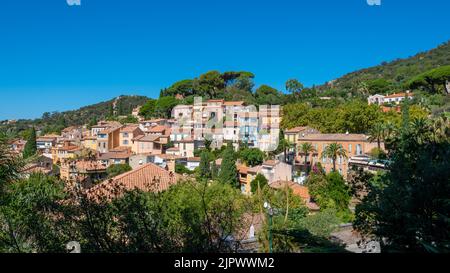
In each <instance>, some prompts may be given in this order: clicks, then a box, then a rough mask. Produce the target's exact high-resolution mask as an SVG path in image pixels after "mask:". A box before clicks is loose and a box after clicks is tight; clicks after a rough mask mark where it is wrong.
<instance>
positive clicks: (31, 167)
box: [22, 163, 52, 174]
mask: <svg viewBox="0 0 450 273" xmlns="http://www.w3.org/2000/svg"><path fill="white" fill-rule="evenodd" d="M22 172H23V173H25V174H33V173H42V174H50V173H51V172H52V170H51V169H49V168H45V167H43V166H41V165H40V164H37V163H30V164H27V165H26V166H25V167H24V168H23V170H22Z"/></svg>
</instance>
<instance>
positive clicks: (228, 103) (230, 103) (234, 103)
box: [223, 101, 245, 106]
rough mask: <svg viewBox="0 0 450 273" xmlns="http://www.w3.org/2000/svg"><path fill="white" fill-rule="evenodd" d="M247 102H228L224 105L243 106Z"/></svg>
mask: <svg viewBox="0 0 450 273" xmlns="http://www.w3.org/2000/svg"><path fill="white" fill-rule="evenodd" d="M244 103H245V102H243V101H226V102H224V103H223V105H225V106H243V105H244Z"/></svg>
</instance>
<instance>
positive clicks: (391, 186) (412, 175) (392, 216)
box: [354, 119, 450, 253]
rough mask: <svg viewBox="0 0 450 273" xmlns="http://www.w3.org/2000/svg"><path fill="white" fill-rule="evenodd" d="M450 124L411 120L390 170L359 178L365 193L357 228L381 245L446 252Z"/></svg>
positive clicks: (398, 142)
mask: <svg viewBox="0 0 450 273" xmlns="http://www.w3.org/2000/svg"><path fill="white" fill-rule="evenodd" d="M449 128H450V124H449V122H448V120H446V119H438V120H435V121H433V122H430V121H428V120H416V119H414V120H413V121H412V122H411V123H410V125H409V126H404V127H403V129H402V131H401V133H400V134H397V136H396V140H395V145H393V147H392V151H391V153H390V160H391V164H390V165H389V172H385V173H382V174H380V175H377V176H374V177H373V178H371V179H360V181H358V182H359V183H360V184H363V185H364V187H365V188H366V189H367V191H368V195H367V196H366V197H365V198H364V199H363V202H362V203H361V204H360V205H358V206H357V207H356V220H355V223H354V224H355V227H356V228H357V229H358V230H359V231H361V232H362V233H363V234H364V235H366V236H367V237H369V238H370V237H375V238H376V239H378V240H380V241H382V242H384V245H383V246H382V249H383V250H385V251H401V252H425V251H428V252H447V253H448V252H449V251H450V224H449V223H450V222H449V221H448V219H449V217H450V206H449V204H450V199H449V197H450V161H449V160H448V158H450V141H449V139H450V129H449ZM381 239H383V240H381Z"/></svg>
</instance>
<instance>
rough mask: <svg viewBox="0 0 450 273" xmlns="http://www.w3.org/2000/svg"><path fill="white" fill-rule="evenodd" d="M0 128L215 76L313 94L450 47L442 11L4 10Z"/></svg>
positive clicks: (403, 7)
mask: <svg viewBox="0 0 450 273" xmlns="http://www.w3.org/2000/svg"><path fill="white" fill-rule="evenodd" d="M0 5H1V6H0V119H13V118H14V119H16V118H35V117H40V116H41V115H42V113H43V112H46V111H49V112H51V111H63V110H69V109H77V108H78V107H81V106H84V105H87V104H91V103H96V102H99V101H105V100H109V99H111V98H112V97H115V96H118V95H120V94H141V95H146V96H149V97H157V96H158V95H159V90H160V89H161V88H164V87H168V86H170V84H171V83H173V82H175V81H178V80H182V79H186V78H193V77H196V76H198V75H199V74H201V73H204V72H206V71H209V70H220V71H227V70H248V71H252V72H253V73H255V74H256V79H255V81H256V84H257V85H260V84H269V85H271V86H274V87H276V88H278V89H280V90H281V89H283V87H284V83H285V82H286V80H287V79H290V78H297V79H299V80H300V81H302V82H304V83H305V84H306V85H308V86H310V85H312V84H321V83H323V82H325V81H328V80H331V79H334V78H337V77H339V76H341V75H343V74H346V73H348V72H351V71H354V70H356V69H360V68H364V67H369V66H373V65H377V64H379V63H381V62H382V61H385V60H392V59H395V58H399V57H401V58H403V57H409V56H411V55H414V54H415V53H417V52H419V51H423V50H427V49H431V48H434V47H436V46H437V45H439V44H441V43H443V42H445V41H447V40H449V39H450V26H449V22H448V11H449V10H450V1H446V0H426V1H425V0H420V1H419V0H381V6H369V5H368V4H367V2H366V0H339V1H338V0H227V1H219V0H81V6H69V5H67V3H66V0H41V1H38V0H2V1H1V3H0Z"/></svg>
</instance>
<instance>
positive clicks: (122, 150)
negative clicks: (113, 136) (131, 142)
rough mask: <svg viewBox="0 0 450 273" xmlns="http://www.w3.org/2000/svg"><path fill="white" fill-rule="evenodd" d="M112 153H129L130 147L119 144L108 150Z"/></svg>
mask: <svg viewBox="0 0 450 273" xmlns="http://www.w3.org/2000/svg"><path fill="white" fill-rule="evenodd" d="M109 151H110V152H112V153H131V147H127V146H119V147H116V148H113V149H110V150H109Z"/></svg>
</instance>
